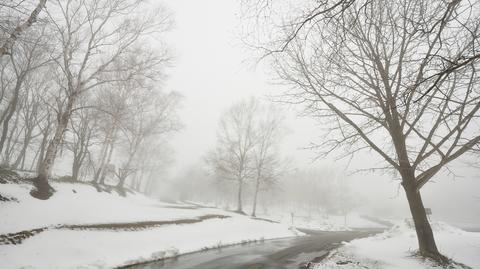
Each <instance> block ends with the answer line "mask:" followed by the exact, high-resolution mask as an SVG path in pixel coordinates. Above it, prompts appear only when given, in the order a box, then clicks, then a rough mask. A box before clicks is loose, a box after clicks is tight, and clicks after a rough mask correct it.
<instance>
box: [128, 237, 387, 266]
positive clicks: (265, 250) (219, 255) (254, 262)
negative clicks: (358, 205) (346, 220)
mask: <svg viewBox="0 0 480 269" xmlns="http://www.w3.org/2000/svg"><path fill="white" fill-rule="evenodd" d="M303 232H307V233H308V234H309V235H308V236H303V237H297V238H287V239H275V240H266V241H264V242H261V243H251V244H244V245H236V246H230V247H224V248H220V249H215V250H208V251H202V252H196V253H192V254H186V255H181V256H179V257H177V258H172V259H166V260H162V261H157V262H152V263H147V264H141V265H136V266H131V267H129V268H134V269H193V268H195V269H287V268H288V269H290V268H292V269H297V268H307V263H308V262H309V261H312V260H313V259H315V258H317V259H321V258H322V257H323V256H325V255H327V254H328V251H329V250H331V249H333V248H335V247H336V246H338V244H339V243H341V242H342V241H350V240H353V239H355V238H360V237H366V236H369V235H372V234H375V233H377V232H380V231H378V230H370V231H350V232H319V231H310V230H304V231H303Z"/></svg>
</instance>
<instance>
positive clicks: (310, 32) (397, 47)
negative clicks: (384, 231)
mask: <svg viewBox="0 0 480 269" xmlns="http://www.w3.org/2000/svg"><path fill="white" fill-rule="evenodd" d="M321 2H327V1H321ZM351 2H352V4H351V5H349V6H348V7H347V8H345V9H343V10H342V12H341V14H340V15H338V13H337V12H336V11H335V10H332V11H327V12H326V13H324V14H322V15H321V16H318V17H312V16H310V17H308V18H311V19H309V20H305V23H304V24H302V25H303V27H302V28H301V29H300V30H299V31H297V32H295V35H294V36H291V35H288V36H287V37H286V38H284V39H281V40H283V41H284V40H289V39H290V37H291V38H292V39H291V41H290V42H289V43H288V44H287V46H286V47H284V48H283V49H282V52H280V53H277V54H274V57H273V61H274V66H275V67H276V70H277V71H278V74H279V76H280V78H281V79H282V80H283V81H284V82H286V83H288V84H289V85H291V86H293V87H292V88H293V90H292V91H291V92H289V93H287V96H288V97H290V99H289V100H291V101H292V102H295V103H301V104H303V105H305V106H306V110H307V112H308V113H310V114H311V115H312V116H314V117H316V118H319V119H320V120H322V119H323V120H324V122H325V124H329V125H330V126H331V133H330V134H329V135H328V139H326V142H325V143H323V144H321V145H319V149H322V150H324V153H330V152H332V151H334V150H336V149H341V148H343V149H344V150H346V151H347V154H354V153H356V152H359V151H361V150H370V151H373V152H375V153H377V154H378V156H380V157H381V158H382V159H383V160H384V161H385V163H386V166H385V167H382V168H383V169H393V170H395V171H396V172H397V173H398V174H399V175H400V177H401V182H402V186H403V188H404V190H405V193H406V196H407V199H408V203H409V206H410V211H411V214H412V216H413V220H414V224H415V229H416V232H417V238H418V243H419V250H420V253H421V254H422V255H424V256H428V257H431V258H433V259H436V260H438V261H445V258H444V257H443V256H442V255H441V254H440V253H439V251H438V249H437V246H436V243H435V240H434V236H433V232H432V229H431V227H430V224H429V221H428V219H427V216H426V213H425V208H424V206H423V202H422V197H421V194H420V190H421V188H422V187H424V186H425V184H426V183H427V182H429V181H430V180H431V179H432V178H434V176H435V175H436V174H437V173H438V172H440V171H441V170H442V168H443V167H445V166H446V165H448V164H450V163H451V162H452V161H454V160H455V159H457V158H458V157H460V156H461V155H462V154H464V153H465V152H467V151H469V150H470V149H471V148H472V147H473V146H474V145H475V144H478V143H479V141H480V135H478V134H479V133H480V130H478V124H476V123H475V121H476V120H477V119H478V115H479V113H478V111H479V109H480V92H479V90H478V74H477V71H476V70H477V69H478V68H479V67H478V59H480V53H479V50H478V48H479V47H478V42H479V41H480V40H479V30H480V20H479V17H478V16H479V15H478V12H477V11H478V10H479V8H480V7H479V4H480V3H478V2H462V1H459V0H454V1H440V0H438V1H427V0H425V1H413V0H408V1H376V0H374V1H360V0H358V1H351ZM283 25H284V26H285V28H284V32H286V33H290V32H291V29H292V27H291V25H294V26H295V25H297V24H295V23H293V24H288V23H286V24H283ZM274 43H275V42H274ZM277 44H278V43H277Z"/></svg>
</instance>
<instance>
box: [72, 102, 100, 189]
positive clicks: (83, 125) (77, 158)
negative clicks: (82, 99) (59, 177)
mask: <svg viewBox="0 0 480 269" xmlns="http://www.w3.org/2000/svg"><path fill="white" fill-rule="evenodd" d="M95 113H98V111H95V110H94V109H78V110H76V111H74V112H73V113H72V120H71V121H70V131H71V134H72V135H71V139H70V141H67V142H66V143H65V144H66V147H67V149H68V150H70V151H71V152H72V154H73V161H72V180H74V181H77V180H79V176H80V171H81V169H82V167H83V165H84V164H85V161H86V160H87V157H88V156H89V155H91V148H92V146H93V145H94V144H95V143H96V140H95V137H96V135H97V132H98V118H97V117H96V116H95Z"/></svg>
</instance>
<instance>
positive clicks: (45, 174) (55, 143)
mask: <svg viewBox="0 0 480 269" xmlns="http://www.w3.org/2000/svg"><path fill="white" fill-rule="evenodd" d="M74 102H75V95H73V96H70V98H69V100H68V103H67V106H66V108H65V111H64V112H63V113H61V115H60V117H59V118H58V125H57V128H56V130H55V135H54V136H53V139H52V140H51V141H50V143H49V144H48V147H47V152H46V153H45V158H43V161H42V164H41V167H40V170H39V172H38V176H37V178H36V179H35V181H34V185H35V189H34V190H32V191H31V192H30V194H31V195H32V196H33V197H35V198H37V199H41V200H47V199H48V198H50V196H52V194H53V188H52V187H51V186H50V184H49V183H48V180H49V178H50V176H51V175H52V170H53V165H54V164H55V158H56V157H57V152H58V149H59V147H60V143H61V142H62V138H63V134H64V133H65V130H66V129H67V126H68V122H69V120H70V115H71V112H72V109H73V105H74Z"/></svg>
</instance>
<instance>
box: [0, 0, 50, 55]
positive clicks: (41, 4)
mask: <svg viewBox="0 0 480 269" xmlns="http://www.w3.org/2000/svg"><path fill="white" fill-rule="evenodd" d="M22 2H23V1H22ZM46 3H47V0H39V1H38V3H37V5H36V7H35V9H34V10H33V11H32V13H31V14H30V16H29V17H28V18H27V19H26V20H25V21H24V22H22V23H21V24H19V25H18V26H16V27H15V28H14V29H13V31H11V33H8V37H7V38H6V39H5V40H4V41H2V42H3V44H1V46H0V57H2V56H3V55H6V54H10V53H11V50H12V47H13V45H14V43H15V41H17V39H18V37H19V36H20V35H21V34H23V33H24V32H25V31H26V30H27V29H28V28H29V27H30V26H32V24H34V23H35V22H36V21H37V19H38V15H39V14H40V12H41V11H42V9H44V8H45V4H46ZM0 6H3V7H4V8H12V9H15V8H17V5H16V4H13V3H12V4H0ZM2 28H3V27H2Z"/></svg>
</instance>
